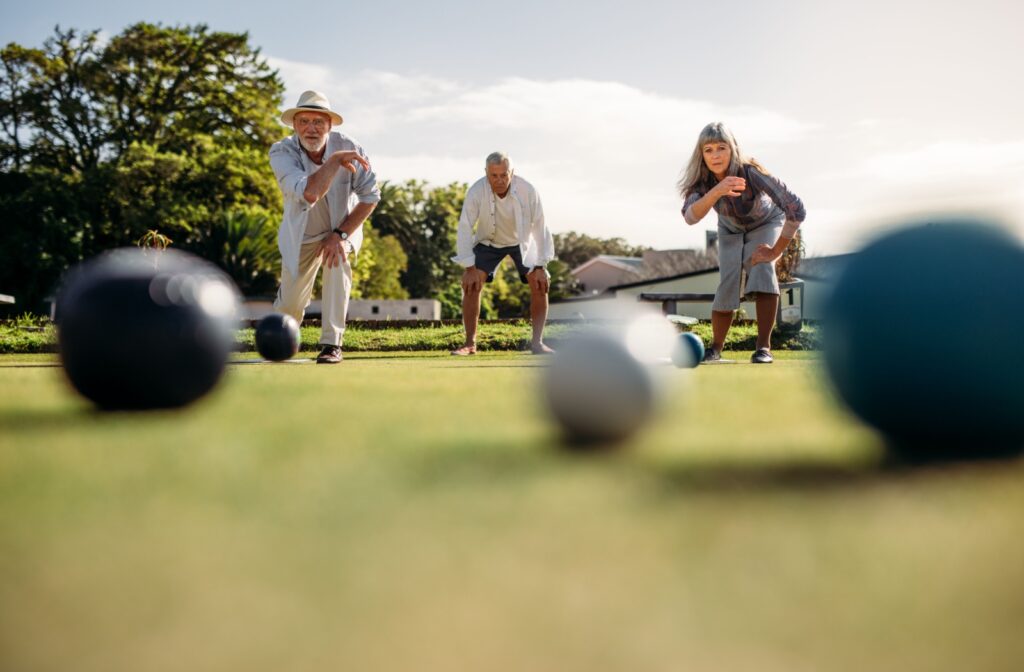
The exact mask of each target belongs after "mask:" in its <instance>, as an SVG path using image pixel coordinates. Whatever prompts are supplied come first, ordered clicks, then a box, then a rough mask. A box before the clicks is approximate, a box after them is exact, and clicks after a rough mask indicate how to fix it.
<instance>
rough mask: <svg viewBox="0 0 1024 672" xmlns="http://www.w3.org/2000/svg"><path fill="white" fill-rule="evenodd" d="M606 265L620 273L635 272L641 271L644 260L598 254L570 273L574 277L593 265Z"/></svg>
mask: <svg viewBox="0 0 1024 672" xmlns="http://www.w3.org/2000/svg"><path fill="white" fill-rule="evenodd" d="M598 263H601V264H607V265H608V266H612V267H613V268H617V269H619V270H621V271H630V272H636V271H639V270H640V269H641V267H643V265H644V260H643V259H642V258H640V257H618V256H615V255H611V254H599V255H597V256H596V257H594V258H592V259H588V260H587V261H585V262H583V263H582V264H580V265H579V266H577V267H576V268H574V269H572V270H571V271H570V273H572V274H573V275H576V274H577V273H579V272H581V271H583V270H584V269H587V268H589V267H590V266H592V265H594V264H598Z"/></svg>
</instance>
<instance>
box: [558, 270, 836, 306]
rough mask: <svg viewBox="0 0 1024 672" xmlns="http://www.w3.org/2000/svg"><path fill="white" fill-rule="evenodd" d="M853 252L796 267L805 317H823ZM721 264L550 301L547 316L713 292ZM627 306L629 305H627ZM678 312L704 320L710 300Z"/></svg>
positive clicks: (686, 304)
mask: <svg viewBox="0 0 1024 672" xmlns="http://www.w3.org/2000/svg"><path fill="white" fill-rule="evenodd" d="M849 258H850V255H839V256H833V257H812V258H810V259H803V260H801V262H800V266H799V268H798V269H797V276H798V278H799V279H800V280H802V281H803V282H804V288H803V319H805V320H820V319H821V318H822V317H823V313H824V309H825V304H826V303H827V301H828V296H829V293H830V292H831V288H832V285H833V284H834V283H835V281H836V278H837V277H838V274H839V273H840V272H841V271H842V269H843V267H844V266H845V264H846V262H847V261H848V260H849ZM718 280H719V270H718V267H717V266H716V267H714V268H709V269H704V270H698V271H690V272H687V273H681V274H678V275H672V276H668V277H662V278H655V279H652V280H642V281H638V282H630V283H625V284H620V285H613V286H610V287H608V288H606V289H605V290H604V291H603V292H601V293H599V294H597V295H593V296H581V297H575V298H571V299H565V300H562V301H554V302H552V303H551V306H550V309H549V311H548V318H549V319H553V320H571V319H588V320H590V319H612V318H614V317H615V316H616V315H622V314H624V311H626V310H629V309H635V308H636V305H637V304H638V303H640V301H639V296H640V295H641V294H653V293H661V294H714V293H715V290H716V289H717V288H718ZM646 305H648V306H650V307H651V308H652V309H654V310H659V311H660V310H661V304H658V303H650V304H646ZM626 306H629V308H628V309H627V308H626ZM740 309H741V310H742V311H743V314H745V315H746V317H748V318H750V319H753V318H754V317H755V316H756V314H757V312H756V306H755V304H754V302H752V301H747V302H744V303H742V304H740ZM676 312H677V313H679V314H682V315H689V316H690V317H696V318H698V319H701V320H710V319H711V303H710V302H700V303H679V304H678V306H677V309H676Z"/></svg>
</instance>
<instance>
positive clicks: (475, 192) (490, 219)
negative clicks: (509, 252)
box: [452, 175, 555, 268]
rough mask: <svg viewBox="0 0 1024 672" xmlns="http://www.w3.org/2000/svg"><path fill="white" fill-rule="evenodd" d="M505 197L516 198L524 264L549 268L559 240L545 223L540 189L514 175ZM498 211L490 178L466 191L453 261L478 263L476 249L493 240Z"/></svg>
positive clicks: (464, 264)
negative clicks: (479, 244)
mask: <svg viewBox="0 0 1024 672" xmlns="http://www.w3.org/2000/svg"><path fill="white" fill-rule="evenodd" d="M505 198H511V199H512V207H513V210H514V211H515V217H516V231H517V233H518V236H519V250H520V252H522V255H523V264H524V265H526V266H527V267H533V266H546V265H547V263H548V262H549V261H552V260H553V259H554V258H555V240H554V238H553V237H552V236H551V231H549V230H548V227H547V224H545V223H544V208H543V207H542V206H541V202H540V196H539V195H538V194H537V190H536V189H534V188H533V185H531V184H530V183H529V182H527V181H526V180H524V179H523V178H521V177H519V176H518V175H513V176H512V185H511V186H510V187H509V193H508V195H507V196H505ZM496 212H497V196H495V195H494V191H492V190H491V185H490V183H489V182H488V181H487V178H486V177H482V178H480V179H479V180H477V181H476V182H475V183H474V184H473V186H471V187H470V188H469V191H467V192H466V200H465V202H464V203H463V204H462V214H461V215H460V216H459V230H458V236H457V239H456V248H455V249H456V252H457V254H456V255H455V256H454V257H452V261H454V262H455V263H457V264H459V265H460V266H463V267H466V268H468V267H470V266H473V265H475V264H476V255H474V254H473V247H474V246H475V245H476V244H477V243H478V242H480V241H481V240H490V239H491V238H492V237H493V235H494V231H495V227H496V223H495V213H496Z"/></svg>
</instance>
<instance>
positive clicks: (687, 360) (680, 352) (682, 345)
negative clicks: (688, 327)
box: [672, 331, 704, 369]
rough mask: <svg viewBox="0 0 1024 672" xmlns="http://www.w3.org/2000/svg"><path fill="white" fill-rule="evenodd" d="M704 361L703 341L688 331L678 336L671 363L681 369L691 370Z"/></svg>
mask: <svg viewBox="0 0 1024 672" xmlns="http://www.w3.org/2000/svg"><path fill="white" fill-rule="evenodd" d="M703 360H704V341H702V340H700V336H698V335H697V334H694V333H692V332H689V331H684V332H683V333H681V334H679V338H678V340H677V342H676V347H675V348H674V349H673V350H672V363H673V364H675V365H676V366H677V367H679V368H681V369H692V368H694V367H695V366H697V365H698V364H700V363H701V362H702V361H703Z"/></svg>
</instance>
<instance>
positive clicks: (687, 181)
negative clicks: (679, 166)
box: [676, 121, 769, 198]
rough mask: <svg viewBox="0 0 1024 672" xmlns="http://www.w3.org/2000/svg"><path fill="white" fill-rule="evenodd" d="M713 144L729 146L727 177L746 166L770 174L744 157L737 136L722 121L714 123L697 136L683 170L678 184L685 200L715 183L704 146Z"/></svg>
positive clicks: (747, 157)
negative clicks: (703, 186)
mask: <svg viewBox="0 0 1024 672" xmlns="http://www.w3.org/2000/svg"><path fill="white" fill-rule="evenodd" d="M712 142H724V143H725V144H727V145H729V151H730V154H731V156H730V157H729V167H728V168H726V170H725V173H726V175H739V174H740V172H741V169H742V167H743V166H745V165H751V166H754V167H755V168H757V169H758V171H760V172H761V173H762V174H764V175H768V174H769V173H768V171H767V170H765V168H764V166H762V165H761V164H760V163H758V162H757V160H756V159H754V158H753V157H751V156H744V155H743V152H742V151H741V150H740V145H739V143H738V142H736V136H734V135H733V134H732V131H730V130H729V127H728V126H726V125H725V124H723V123H722V122H720V121H713V122H711V123H710V124H708V125H707V126H705V127H704V128H703V129H702V130H701V132H700V135H699V136H697V145H696V146H695V147H694V148H693V154H692V155H691V156H690V161H689V163H687V164H686V168H684V169H683V174H682V176H681V177H680V178H679V182H677V183H676V186H677V187H678V189H679V195H680V196H682V197H683V198H686V195H687V194H688V193H689V192H690V191H692V190H693V189H694V188H696V187H698V186H701V185H705V186H711V185H713V184H714V183H715V178H714V175H712V174H711V171H710V170H708V166H707V164H706V163H704V145H707V144H708V143H712Z"/></svg>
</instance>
